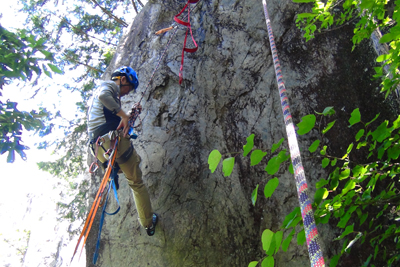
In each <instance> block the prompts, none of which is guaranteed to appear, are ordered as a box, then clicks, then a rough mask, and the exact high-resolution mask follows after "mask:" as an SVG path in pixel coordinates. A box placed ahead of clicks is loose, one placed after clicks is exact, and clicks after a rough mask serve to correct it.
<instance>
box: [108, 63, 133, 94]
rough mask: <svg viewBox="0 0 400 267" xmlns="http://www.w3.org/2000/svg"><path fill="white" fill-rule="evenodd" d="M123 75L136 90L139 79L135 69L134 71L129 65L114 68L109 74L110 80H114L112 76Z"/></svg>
mask: <svg viewBox="0 0 400 267" xmlns="http://www.w3.org/2000/svg"><path fill="white" fill-rule="evenodd" d="M121 76H125V77H126V79H127V80H128V82H129V83H131V84H133V88H134V89H135V90H136V88H138V86H139V80H138V77H137V74H136V71H134V70H133V69H132V68H131V67H126V66H123V67H120V68H118V69H116V70H115V71H114V72H113V74H111V80H114V79H113V78H114V77H121Z"/></svg>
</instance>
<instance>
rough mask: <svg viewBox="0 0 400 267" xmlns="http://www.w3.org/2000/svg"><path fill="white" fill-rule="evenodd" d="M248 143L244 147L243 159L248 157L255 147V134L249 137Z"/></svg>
mask: <svg viewBox="0 0 400 267" xmlns="http://www.w3.org/2000/svg"><path fill="white" fill-rule="evenodd" d="M246 140H247V143H246V144H245V145H244V146H243V157H246V156H247V155H248V154H249V153H250V151H251V150H252V149H253V147H254V134H251V135H250V136H249V137H247V139H246Z"/></svg>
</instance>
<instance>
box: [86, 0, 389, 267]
mask: <svg viewBox="0 0 400 267" xmlns="http://www.w3.org/2000/svg"><path fill="white" fill-rule="evenodd" d="M184 4H185V1H170V0H167V1H150V2H149V3H148V4H147V5H146V6H145V7H144V9H143V11H142V12H141V13H140V14H139V15H138V16H137V17H136V19H135V21H134V22H133V23H132V24H131V26H130V29H129V31H128V32H127V34H126V35H125V36H124V37H123V38H122V40H121V42H120V44H119V47H118V50H117V54H116V55H115V57H114V59H113V61H112V63H111V65H110V66H109V68H108V69H107V72H106V74H105V75H104V79H105V80H107V79H109V78H110V75H111V73H112V71H113V70H114V69H115V68H117V67H118V66H121V65H129V66H131V67H133V68H134V69H135V70H137V72H138V76H139V81H140V87H139V90H138V93H137V94H130V95H129V96H127V97H125V99H123V103H124V104H123V108H124V109H125V110H126V111H129V110H130V108H131V106H132V104H133V103H135V102H137V101H139V99H140V97H141V93H142V92H144V90H145V89H146V88H147V87H146V86H147V85H148V82H149V80H150V78H151V77H152V74H153V71H154V69H155V67H156V66H157V64H158V61H159V59H160V57H161V56H162V55H163V53H164V50H165V49H167V50H166V54H165V55H166V56H165V58H163V59H162V61H161V62H160V66H159V68H158V70H157V72H155V74H154V78H153V79H152V82H151V83H150V84H149V86H148V89H147V91H146V92H145V94H144V97H143V100H142V102H141V104H142V106H143V108H144V109H143V112H142V115H141V119H142V127H140V131H139V137H138V139H136V140H134V141H133V144H134V147H135V149H136V150H137V152H138V154H139V155H140V156H141V158H142V163H141V169H142V171H143V174H144V180H145V183H146V185H147V187H148V190H149V192H150V196H151V200H152V205H153V208H154V211H155V212H157V213H158V214H159V216H160V221H159V224H158V226H157V229H156V234H155V235H154V236H153V237H148V236H147V234H146V232H145V230H144V229H143V228H141V227H140V225H139V222H138V220H137V213H136V210H135V205H134V202H133V197H132V193H131V191H130V188H129V187H128V184H127V182H126V181H125V180H124V179H120V180H121V182H120V189H119V191H118V193H119V197H120V203H121V211H120V212H119V213H118V214H117V215H115V216H107V217H106V220H105V225H104V229H103V232H102V242H101V250H100V256H99V259H98V263H97V265H96V266H104V267H110V266H118V267H128V266H151V267H156V266H247V265H248V264H249V262H250V261H253V260H259V259H261V258H262V257H264V256H265V253H264V252H263V250H262V245H261V234H262V232H263V230H265V229H266V228H269V229H271V230H273V231H276V230H278V229H279V227H280V225H281V223H282V221H283V219H284V218H285V216H286V215H287V214H288V213H290V212H291V211H292V210H293V209H294V208H295V207H296V206H298V205H299V204H298V199H297V192H296V186H295V182H294V178H293V175H291V174H290V173H289V172H288V171H287V166H286V168H281V170H280V171H279V173H278V174H277V175H276V176H277V177H278V178H279V181H280V184H279V186H278V188H277V190H276V192H275V193H274V195H273V196H272V197H271V198H269V199H265V198H264V197H263V193H262V192H263V190H262V189H263V187H264V185H265V184H266V182H267V181H268V180H269V179H271V178H273V177H272V176H270V175H268V174H267V173H266V172H265V171H264V170H263V168H264V167H262V166H256V167H250V162H249V159H248V157H247V158H243V157H242V156H240V155H239V156H237V157H236V166H235V168H234V171H233V173H232V175H231V176H230V177H224V175H223V174H222V168H221V166H219V167H218V169H217V171H216V172H215V173H213V174H211V172H210V170H209V169H208V163H207V159H208V155H209V153H210V152H211V151H212V150H214V149H218V150H219V151H220V152H221V153H222V154H226V153H231V152H240V151H241V150H242V149H243V145H244V144H245V143H246V138H247V137H248V136H249V135H250V134H252V133H254V134H255V145H256V147H257V148H259V149H262V150H263V151H267V150H269V149H270V148H271V147H272V145H273V144H274V143H277V142H278V141H279V140H280V139H281V138H282V137H285V135H286V133H285V128H284V122H283V116H282V111H281V105H280V100H279V94H278V90H277V85H276V80H275V73H274V68H273V61H272V57H271V52H270V45H269V41H268V34H267V27H266V23H265V19H264V13H263V6H262V1H261V0H245V1H231V0H212V1H200V2H199V3H198V4H197V5H196V7H195V8H194V9H193V10H192V12H191V15H190V19H191V23H192V30H193V35H194V38H195V40H196V42H197V44H198V45H199V49H198V50H197V52H196V53H193V54H190V53H185V62H184V68H183V83H182V84H181V85H179V84H178V79H179V77H178V74H179V68H180V62H181V51H182V44H183V39H184V35H185V29H184V28H183V27H182V26H178V28H177V32H176V33H174V31H170V32H167V33H165V34H163V35H161V36H158V35H155V34H154V32H155V31H157V30H160V29H161V28H166V27H169V26H170V25H172V24H173V16H174V15H176V14H177V13H178V12H179V10H180V9H181V8H182V7H183V6H184ZM193 6H194V5H192V8H193ZM306 8H307V6H305V5H298V4H294V3H292V1H290V0H272V1H268V9H269V14H270V17H271V23H272V27H273V31H274V34H275V41H276V44H277V49H278V54H279V58H280V61H281V66H282V72H283V76H284V80H285V84H286V87H287V90H288V95H289V98H290V104H291V111H292V115H293V118H294V121H295V123H299V122H300V119H301V117H302V116H304V115H306V114H309V113H312V112H314V111H319V112H321V111H322V110H323V109H324V108H325V107H327V106H333V107H334V108H335V110H336V111H337V117H338V122H337V127H336V126H335V128H336V129H340V127H346V122H347V119H346V118H348V117H349V114H350V112H351V111H352V110H353V109H355V108H357V107H358V108H360V110H361V112H362V114H363V116H365V118H369V119H372V118H373V117H374V115H375V114H376V113H377V112H378V110H379V111H380V112H381V114H386V115H385V116H386V117H390V116H391V114H392V110H393V107H392V106H390V105H391V104H390V103H391V102H386V103H384V104H383V98H382V97H383V96H381V95H379V93H378V90H377V87H378V83H377V82H376V81H372V80H371V77H372V75H373V71H372V70H373V68H372V66H374V59H375V57H376V56H375V54H374V53H375V52H374V50H373V48H372V47H371V44H369V43H367V42H364V43H362V44H361V45H360V46H358V47H357V48H356V49H355V50H354V51H353V52H351V47H352V43H351V39H350V38H351V35H352V29H351V27H343V28H341V29H340V30H338V31H329V32H326V33H323V34H320V35H317V37H316V38H315V39H314V40H311V41H309V42H305V39H304V38H302V35H301V32H300V31H299V30H298V29H297V28H296V26H295V15H296V13H298V12H302V11H305V10H306ZM170 37H172V39H171V42H170V43H169V39H170ZM191 45H192V41H191V40H190V39H189V40H188V46H191ZM167 46H168V48H167ZM366 69H367V71H365V70H366ZM381 103H382V104H381ZM316 135H317V132H316V131H315V132H312V133H311V134H308V135H306V136H299V144H300V148H301V150H302V151H307V148H308V146H309V145H310V144H311V143H312V142H313V140H314V139H313V138H314V137H315V136H316ZM326 138H327V140H328V141H329V142H332V143H334V144H337V145H336V146H335V147H334V148H333V150H334V151H332V153H341V152H343V150H344V149H346V147H344V146H345V145H346V144H349V142H348V141H349V138H350V137H349V136H344V135H343V133H342V132H340V131H339V130H336V131H335V130H334V129H333V130H331V132H330V134H328V135H327V136H326ZM284 146H285V147H286V148H287V143H286V142H284ZM269 154H270V153H269ZM269 156H270V155H268V156H267V158H268V157H269ZM303 164H304V168H305V173H306V176H307V179H308V182H309V188H310V196H313V193H314V192H315V182H316V181H318V180H319V179H320V178H323V177H326V175H327V173H326V172H325V170H324V169H322V168H321V167H320V166H321V165H320V162H319V161H317V160H312V159H310V158H303ZM120 177H121V178H123V175H120ZM99 181H100V177H99V176H96V177H93V178H92V182H93V183H92V197H93V196H94V194H95V192H96V190H97V187H98V185H99ZM257 184H260V192H259V199H258V201H257V204H256V205H255V206H253V205H252V203H251V193H252V191H253V190H254V188H255V187H256V185H257ZM92 200H93V199H92ZM114 207H115V203H114V204H112V205H111V207H110V209H111V210H112V209H113V208H114ZM97 229H98V221H96V222H95V224H94V226H93V230H92V233H91V236H90V237H89V240H88V243H87V246H86V249H87V253H86V254H87V258H88V263H87V266H92V263H91V262H92V256H93V252H94V245H95V241H96V238H97ZM288 234H289V233H286V234H285V236H284V237H286V235H288ZM319 234H320V236H321V245H322V247H323V250H324V255H325V258H326V259H329V257H331V256H332V255H335V253H337V249H338V247H337V246H335V245H331V244H330V243H329V242H330V241H331V240H332V239H333V238H334V237H335V236H336V235H337V233H335V232H334V231H333V230H332V229H331V228H330V227H329V225H324V226H323V227H321V228H320V229H319ZM293 243H295V240H293ZM275 260H276V261H275V266H286V267H290V266H296V267H298V266H309V265H310V262H309V259H308V253H307V248H306V245H304V246H302V247H299V246H297V245H296V246H292V247H291V248H290V249H289V251H288V252H287V253H283V252H279V253H278V254H277V255H276V257H275Z"/></svg>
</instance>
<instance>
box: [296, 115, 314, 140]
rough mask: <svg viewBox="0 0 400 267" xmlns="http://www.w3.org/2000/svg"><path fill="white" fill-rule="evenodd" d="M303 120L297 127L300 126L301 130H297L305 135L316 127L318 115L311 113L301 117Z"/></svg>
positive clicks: (299, 133)
mask: <svg viewBox="0 0 400 267" xmlns="http://www.w3.org/2000/svg"><path fill="white" fill-rule="evenodd" d="M301 119H302V121H301V122H300V123H299V124H297V127H299V130H298V131H297V134H298V135H303V134H306V133H308V132H309V131H311V130H312V128H314V125H315V121H316V117H315V115H313V114H309V115H306V116H304V117H303V118H301Z"/></svg>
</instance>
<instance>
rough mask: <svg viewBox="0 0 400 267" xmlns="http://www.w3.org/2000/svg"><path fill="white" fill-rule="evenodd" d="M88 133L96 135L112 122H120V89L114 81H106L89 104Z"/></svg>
mask: <svg viewBox="0 0 400 267" xmlns="http://www.w3.org/2000/svg"><path fill="white" fill-rule="evenodd" d="M89 103H90V104H89V112H88V132H89V133H94V132H96V130H98V129H99V127H100V126H102V125H104V124H106V123H108V122H109V121H110V120H117V119H118V120H119V117H118V116H117V115H115V114H117V113H118V112H119V111H120V110H121V101H120V88H119V86H118V85H117V84H116V83H115V82H113V81H104V82H102V83H101V85H100V86H99V88H97V90H96V91H95V93H94V95H93V97H92V99H91V100H90V102H89Z"/></svg>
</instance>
